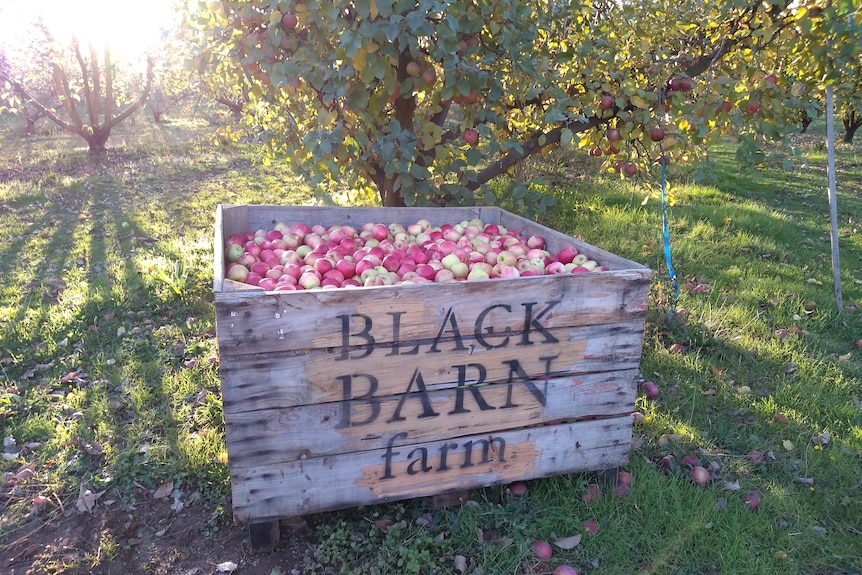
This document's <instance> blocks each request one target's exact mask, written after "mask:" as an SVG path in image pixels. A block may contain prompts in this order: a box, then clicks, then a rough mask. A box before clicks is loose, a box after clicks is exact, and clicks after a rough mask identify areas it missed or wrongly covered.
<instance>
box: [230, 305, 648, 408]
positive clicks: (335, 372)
mask: <svg viewBox="0 0 862 575" xmlns="http://www.w3.org/2000/svg"><path fill="white" fill-rule="evenodd" d="M642 330H643V323H641V322H637V321H632V322H627V323H616V324H603V325H596V326H585V327H580V328H558V329H555V330H551V333H552V334H553V335H554V336H556V337H557V338H558V339H559V342H558V343H545V344H542V345H536V346H533V348H531V349H529V350H525V349H524V348H518V347H501V348H495V349H485V348H483V347H481V346H479V345H476V344H475V342H474V341H473V340H472V338H466V339H465V340H464V344H465V349H463V350H455V351H447V352H446V353H445V354H434V353H431V354H429V353H419V352H417V353H415V354H399V355H390V354H391V353H392V351H393V348H391V347H384V348H382V349H379V350H377V351H375V352H373V353H370V354H369V355H367V356H365V357H362V358H358V359H350V360H348V361H338V360H337V359H336V358H337V357H340V354H339V353H337V352H336V351H333V350H312V351H309V352H303V353H295V354H287V353H267V354H246V355H238V356H231V355H228V356H225V357H223V358H222V359H221V363H220V370H221V377H222V381H223V385H222V401H223V404H224V409H225V411H226V412H230V413H242V412H246V411H257V410H260V409H272V408H282V407H290V406H294V405H307V404H315V403H327V402H331V401H341V400H343V399H344V384H345V379H344V378H345V377H351V380H350V381H349V382H348V383H350V384H351V387H352V395H353V396H354V397H358V396H360V395H362V394H365V393H367V392H368V391H369V390H370V388H371V387H372V386H373V387H375V388H376V389H375V391H374V395H376V396H386V395H394V394H398V393H402V392H404V390H405V389H406V387H407V385H408V383H409V379H410V377H411V374H413V372H414V370H415V369H416V368H417V367H420V368H421V373H422V377H423V381H424V384H425V385H426V386H427V387H428V389H442V388H447V387H454V386H457V385H470V384H480V383H491V382H498V381H506V380H507V379H508V378H509V377H510V376H511V374H512V371H513V367H519V368H520V369H522V370H523V371H524V372H525V373H528V374H534V375H543V374H545V373H546V371H548V370H549V372H548V373H547V375H555V376H556V375H566V374H578V373H589V372H596V371H607V370H621V369H630V368H636V367H637V366H638V365H639V363H640V358H641V350H642V341H643V333H642ZM415 345H419V343H418V342H404V345H403V346H401V349H402V350H407V351H410V350H412V349H413V346H415ZM419 349H420V350H421V349H422V347H420V348H419ZM425 349H427V344H426V345H425ZM513 361H517V362H518V363H517V364H513V363H512V362H513ZM363 374H364V375H363ZM353 376H355V377H353ZM369 377H373V378H374V381H373V383H372V381H371V380H370V379H369ZM480 378H481V379H480Z"/></svg>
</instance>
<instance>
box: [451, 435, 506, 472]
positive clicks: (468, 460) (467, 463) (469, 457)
mask: <svg viewBox="0 0 862 575" xmlns="http://www.w3.org/2000/svg"><path fill="white" fill-rule="evenodd" d="M492 443H499V446H498V448H497V455H499V458H498V460H499V461H506V440H505V439H503V438H502V437H494V438H492V439H491V441H488V440H487V439H477V440H475V441H468V442H467V443H465V444H464V449H465V450H466V451H465V452H464V463H462V464H461V467H472V466H473V465H474V463H473V446H474V445H479V446H481V447H482V461H480V462H479V463H480V464H481V463H490V462H491V461H492V459H491V457H490V455H491V445H492Z"/></svg>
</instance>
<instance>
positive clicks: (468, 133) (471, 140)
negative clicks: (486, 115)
mask: <svg viewBox="0 0 862 575" xmlns="http://www.w3.org/2000/svg"><path fill="white" fill-rule="evenodd" d="M464 141H465V142H467V143H468V144H469V145H471V146H474V145H475V144H476V142H478V141H479V132H477V131H476V130H474V129H473V128H467V129H466V130H464Z"/></svg>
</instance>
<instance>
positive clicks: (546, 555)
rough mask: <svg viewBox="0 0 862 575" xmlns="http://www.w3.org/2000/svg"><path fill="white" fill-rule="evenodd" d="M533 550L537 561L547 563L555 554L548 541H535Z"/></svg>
mask: <svg viewBox="0 0 862 575" xmlns="http://www.w3.org/2000/svg"><path fill="white" fill-rule="evenodd" d="M532 549H533V555H535V556H536V559H538V560H539V561H547V560H548V559H550V558H551V556H552V555H553V554H554V550H553V549H551V544H550V543H548V542H547V541H534V542H533V545H532Z"/></svg>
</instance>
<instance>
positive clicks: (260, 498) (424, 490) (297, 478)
mask: <svg viewBox="0 0 862 575" xmlns="http://www.w3.org/2000/svg"><path fill="white" fill-rule="evenodd" d="M631 430H632V420H631V417H630V416H627V417H619V418H613V419H606V420H593V421H581V422H576V423H571V424H561V425H551V426H544V427H534V428H527V429H519V430H514V431H505V432H501V433H499V434H493V435H487V434H483V435H476V436H468V437H461V438H458V439H457V440H452V441H444V442H441V443H434V442H431V443H419V444H413V445H410V446H403V447H398V448H394V447H391V448H387V449H382V450H374V451H364V452H360V453H350V454H344V455H337V456H326V457H318V458H313V459H304V460H299V461H292V462H286V463H282V464H277V465H270V464H268V463H267V462H262V463H261V465H259V466H256V467H253V468H249V469H239V470H236V472H235V473H234V472H232V473H231V486H232V495H233V511H234V517H235V518H236V519H237V520H239V521H243V522H250V521H264V520H271V519H277V518H280V517H291V516H296V515H304V514H308V513H316V512H320V511H330V510H334V509H343V508H346V507H355V506H358V505H369V504H376V503H383V502H387V501H394V500H399V499H409V498H415V497H422V496H427V495H433V494H437V493H443V492H447V491H456V490H464V489H471V488H475V487H481V486H490V485H496V484H501V483H510V482H512V481H518V480H525V479H536V478H539V477H548V476H551V475H558V474H562V473H576V472H580V471H586V470H594V469H606V468H611V467H618V466H623V465H625V464H627V463H628V455H629V450H630V446H631V433H632V432H631Z"/></svg>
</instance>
